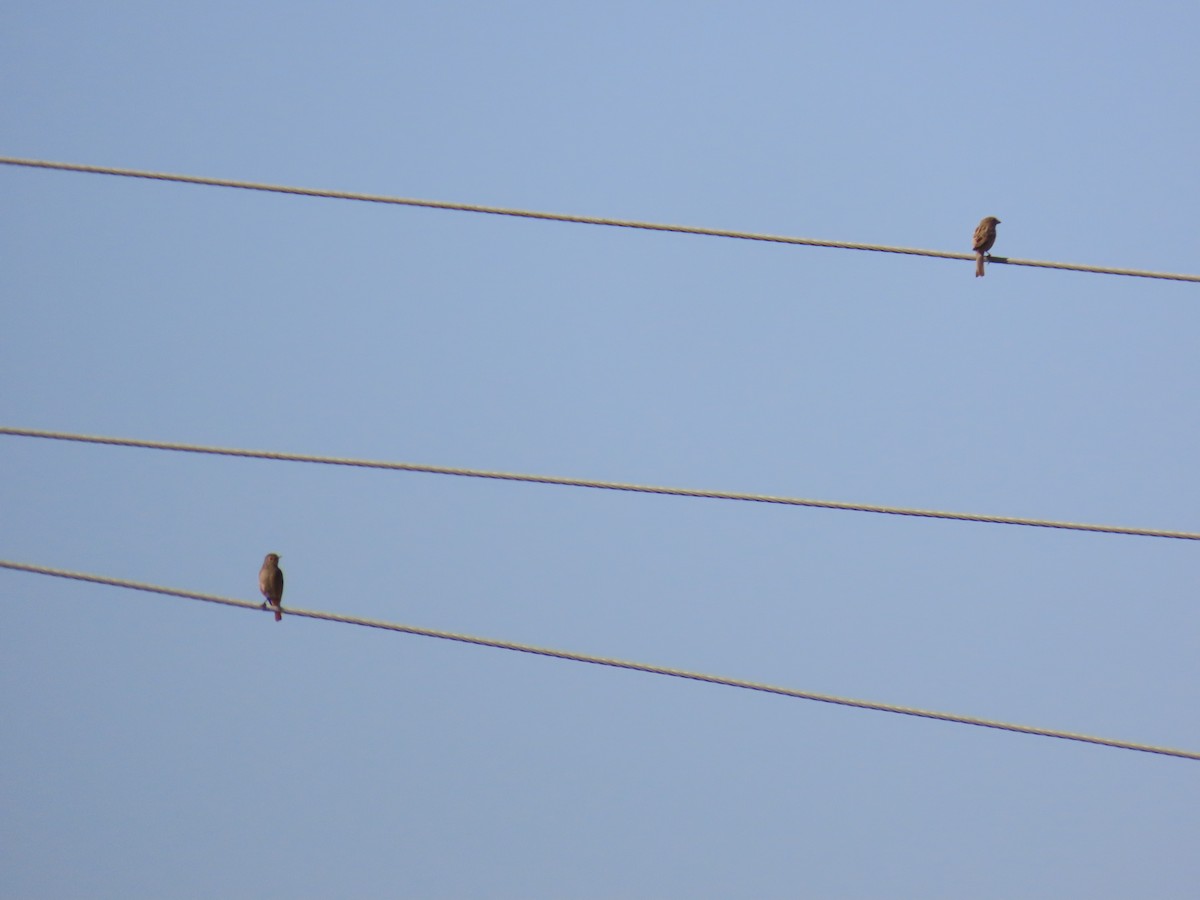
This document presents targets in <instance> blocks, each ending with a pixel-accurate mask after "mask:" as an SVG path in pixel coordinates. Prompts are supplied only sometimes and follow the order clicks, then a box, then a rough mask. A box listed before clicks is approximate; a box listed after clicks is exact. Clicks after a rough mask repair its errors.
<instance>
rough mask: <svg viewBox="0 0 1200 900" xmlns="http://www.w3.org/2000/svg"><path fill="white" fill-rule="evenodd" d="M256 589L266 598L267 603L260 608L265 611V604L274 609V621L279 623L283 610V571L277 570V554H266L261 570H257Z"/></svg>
mask: <svg viewBox="0 0 1200 900" xmlns="http://www.w3.org/2000/svg"><path fill="white" fill-rule="evenodd" d="M258 589H259V590H260V591H262V595H263V596H264V597H266V598H267V602H266V603H264V604H263V605H262V608H263V609H266V608H267V603H269V604H271V606H272V607H274V609H275V621H276V622H279V621H281V620H282V619H283V613H281V612H280V610H281V609H282V608H283V569H281V568H279V554H278V553H268V554H267V558H266V559H264V560H263V564H262V568H261V569H259V570H258Z"/></svg>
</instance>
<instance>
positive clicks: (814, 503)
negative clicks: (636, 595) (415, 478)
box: [0, 426, 1200, 541]
mask: <svg viewBox="0 0 1200 900" xmlns="http://www.w3.org/2000/svg"><path fill="white" fill-rule="evenodd" d="M0 435H10V436H14V437H31V438H46V439H49V440H56V441H75V442H79V443H85V444H105V445H110V446H115V447H138V448H142V449H146V450H175V451H179V452H182V453H206V454H212V455H216V456H237V457H242V458H246V459H268V460H278V461H283V462H302V463H319V464H322V465H331V466H355V467H358V468H364V469H387V470H392V471H399V472H423V473H426V474H430V475H458V476H461V477H464V478H490V479H493V480H496V481H518V482H526V483H532V484H553V485H560V486H563V487H582V488H595V489H598V490H606V491H630V492H633V493H639V494H662V495H666V496H669V497H695V498H698V499H705V500H742V501H748V502H752V503H774V504H779V505H782V506H808V507H813V508H816V509H839V510H846V511H848V512H868V513H881V514H884V515H891V516H917V517H921V518H926V519H950V520H953V521H957V522H981V523H985V524H992V525H1025V526H1029V527H1034V528H1058V529H1062V530H1066V531H1093V532H1100V533H1102V534H1124V535H1133V536H1137V537H1154V538H1173V539H1176V540H1184V541H1200V533H1198V532H1194V531H1168V530H1165V529H1161V528H1135V527H1129V526H1125V525H1095V524H1088V523H1084V522H1059V521H1054V520H1052V519H1030V518H1023V517H1019V516H993V515H986V514H982V513H962V512H947V511H945V510H935V509H913V508H910V507H904V506H880V505H877V504H872V503H849V502H845V501H840V500H812V499H808V498H804V497H778V496H773V495H770V494H747V493H742V492H739V491H717V490H703V489H697V488H678V487H664V486H661V485H649V484H629V483H626V482H621V481H596V480H594V479H588V478H567V477H563V476H558V475H529V474H523V473H520V472H493V471H488V470H485V469H465V468H459V467H455V466H435V465H427V464H424V463H406V462H386V461H382V460H371V459H352V458H346V457H337V456H312V455H309V454H304V453H279V452H276V451H272V450H242V449H237V448H232V447H209V446H205V445H202V444H179V443H173V442H168V441H147V440H140V439H136V438H119V437H102V436H99V435H90V434H72V433H70V432H62V431H42V430H40V429H34V428H9V427H6V426H0Z"/></svg>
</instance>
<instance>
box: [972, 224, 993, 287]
mask: <svg viewBox="0 0 1200 900" xmlns="http://www.w3.org/2000/svg"><path fill="white" fill-rule="evenodd" d="M999 224H1000V220H999V219H997V218H996V217H995V216H984V218H983V221H982V222H980V223H979V224H978V225H977V226H976V227H975V238H974V240H973V241H972V242H971V249H972V250H974V251H975V277H976V278H982V277H983V255H984V254H985V253H987V252H988V251H989V250H991V249H992V244H994V243H996V226H997V225H999Z"/></svg>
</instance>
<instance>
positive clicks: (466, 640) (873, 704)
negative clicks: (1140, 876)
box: [0, 560, 1200, 760]
mask: <svg viewBox="0 0 1200 900" xmlns="http://www.w3.org/2000/svg"><path fill="white" fill-rule="evenodd" d="M0 568H6V569H13V570H15V571H18V572H30V573H33V574H35V575H50V576H53V577H55V578H68V579H73V580H75V581H86V582H91V583H93V584H103V585H108V586H111V587H120V588H127V589H129V590H135V591H145V592H148V593H153V594H165V595H167V596H170V597H182V598H184V599H187V600H201V601H204V602H206V603H220V604H222V605H225V606H237V607H241V608H243V609H253V610H261V609H262V608H263V607H262V604H260V603H252V602H249V601H246V600H236V599H234V598H232V597H219V596H216V595H214V594H200V593H196V592H193V591H181V590H177V589H175V588H167V587H160V586H158V585H153V584H143V583H141V582H137V581H126V580H124V579H121V578H107V577H105V576H102V575H91V574H87V573H84V572H70V571H67V570H64V569H52V568H48V567H46V566H35V565H30V564H28V563H18V562H11V561H9V560H0ZM283 612H284V613H285V614H287V615H289V616H302V617H304V618H308V619H322V620H324V621H327V622H341V623H343V624H345V625H361V626H363V627H366V628H378V629H381V630H384V631H398V632H401V633H403V634H414V635H419V636H421V637H431V638H438V639H440V640H446V641H457V642H459V643H462V644H473V645H475V646H478V647H493V648H495V649H498V650H512V651H516V652H518V653H529V654H533V655H535V656H549V657H552V658H554V659H563V660H567V661H569V662H582V663H591V664H592V665H597V666H609V667H611V668H616V669H629V670H631V671H634V672H645V673H647V674H650V675H667V676H670V677H672V678H685V679H688V680H690V681H701V682H706V683H708V684H720V685H724V686H726V687H734V688H742V689H743V690H749V691H761V692H763V693H767V694H778V695H780V696H783V697H793V698H796V699H799V700H815V701H817V702H820V703H830V704H833V705H836V706H850V707H854V708H856V709H870V710H875V711H876V712H889V713H897V714H899V715H904V716H915V717H917V718H922V719H937V720H940V721H942V722H952V723H955V724H958V725H975V726H978V727H981V728H995V729H997V730H1000V731H1015V732H1018V733H1020V734H1032V735H1037V736H1039V737H1052V738H1060V739H1062V740H1068V741H1080V742H1082V743H1086V744H1099V745H1101V746H1104V747H1115V748H1117V749H1119V750H1137V751H1140V752H1143V753H1156V754H1160V755H1162V756H1175V757H1179V758H1181V759H1193V760H1200V752H1197V751H1192V750H1178V749H1173V748H1169V747H1156V746H1153V745H1150V744H1141V743H1135V742H1133V741H1122V740H1117V739H1115V738H1105V737H1096V736H1093V735H1086V734H1075V733H1074V732H1070V731H1060V730H1058V729H1054V728H1038V727H1036V726H1032V725H1016V724H1013V723H1011V722H997V721H994V720H991V719H981V718H977V717H975V716H963V715H958V714H957V713H946V712H936V711H933V710H928V709H917V708H915V707H911V706H896V705H894V704H891V703H880V702H878V701H874V700H855V699H851V698H849V697H835V696H832V695H830V694H818V693H814V692H812V691H801V690H796V689H795V688H786V687H779V686H776V685H771V684H762V683H760V682H756V681H743V680H741V679H738V678H726V677H724V676H721V675H706V674H703V673H701V672H689V671H686V670H684V669H673V668H669V667H667V666H657V665H653V664H650V663H640V662H631V661H629V660H623V659H612V658H609V657H604V656H592V655H591V654H587V653H573V652H571V651H569V650H553V649H550V648H548V647H535V646H532V645H530V644H519V643H515V642H513V641H502V640H497V639H495V638H485V637H476V636H474V635H468V634H456V633H454V632H451V631H438V630H436V629H432V628H421V627H419V626H416V625H401V624H398V623H395V622H383V621H379V620H378V619H364V618H360V617H358V616H346V615H341V614H340V613H327V612H318V611H315V610H309V609H293V608H291V607H285V608H284V609H283Z"/></svg>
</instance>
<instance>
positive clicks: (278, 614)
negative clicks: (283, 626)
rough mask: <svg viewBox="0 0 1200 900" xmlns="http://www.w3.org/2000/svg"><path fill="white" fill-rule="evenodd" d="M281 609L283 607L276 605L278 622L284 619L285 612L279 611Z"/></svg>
mask: <svg viewBox="0 0 1200 900" xmlns="http://www.w3.org/2000/svg"><path fill="white" fill-rule="evenodd" d="M280 609H281V607H278V606H276V607H275V621H276V622H282V621H283V613H282V612H280V611H279V610H280Z"/></svg>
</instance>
